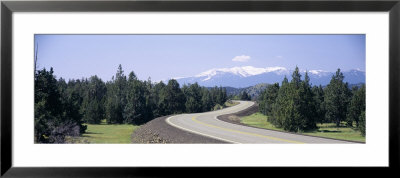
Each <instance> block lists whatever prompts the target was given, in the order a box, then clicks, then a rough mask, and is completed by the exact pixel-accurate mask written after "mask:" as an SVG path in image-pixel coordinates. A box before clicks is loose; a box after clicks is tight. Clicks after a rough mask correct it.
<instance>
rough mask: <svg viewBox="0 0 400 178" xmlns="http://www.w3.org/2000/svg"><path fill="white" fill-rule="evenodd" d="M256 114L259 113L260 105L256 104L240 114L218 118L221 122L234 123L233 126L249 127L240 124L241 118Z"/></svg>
mask: <svg viewBox="0 0 400 178" xmlns="http://www.w3.org/2000/svg"><path fill="white" fill-rule="evenodd" d="M256 112H258V104H257V103H254V104H253V105H252V106H250V107H248V108H247V109H245V110H241V111H239V112H236V113H232V114H225V115H220V116H218V117H217V119H219V120H221V121H225V122H229V123H232V124H239V125H244V126H248V125H246V124H243V123H241V122H240V117H244V116H248V115H252V114H254V113H256Z"/></svg>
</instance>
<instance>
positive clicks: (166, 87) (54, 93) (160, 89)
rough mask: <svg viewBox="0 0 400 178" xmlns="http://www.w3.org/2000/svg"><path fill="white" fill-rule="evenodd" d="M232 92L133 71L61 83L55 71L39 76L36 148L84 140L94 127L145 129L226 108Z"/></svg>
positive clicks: (40, 71) (36, 76) (36, 78)
mask: <svg viewBox="0 0 400 178" xmlns="http://www.w3.org/2000/svg"><path fill="white" fill-rule="evenodd" d="M226 100H227V95H226V89H225V88H222V87H216V86H215V87H213V88H205V87H201V86H199V85H198V84H197V83H194V84H189V85H186V84H185V85H183V86H182V87H180V85H179V83H178V82H177V81H176V80H174V79H171V80H169V81H168V83H167V84H165V83H163V82H162V81H161V82H158V83H153V82H151V79H150V78H149V79H148V80H144V81H142V80H139V79H138V78H137V76H136V75H135V73H134V72H133V71H132V72H130V73H129V74H128V76H125V74H124V71H123V69H122V66H121V65H119V67H118V69H117V72H116V74H115V76H113V77H112V79H111V80H110V81H107V82H104V81H103V80H102V79H100V78H99V77H98V76H96V75H95V76H91V77H90V78H83V79H72V80H69V81H68V82H67V81H65V79H63V78H60V79H58V80H57V79H56V76H55V75H54V71H53V68H50V70H46V69H45V68H43V69H41V70H37V71H36V70H35V142H39V143H62V142H64V141H65V138H66V136H79V135H80V134H82V133H84V132H85V130H86V129H87V126H86V125H85V124H84V123H88V124H99V123H101V122H102V120H104V119H105V121H106V122H107V123H108V124H135V125H139V124H143V123H146V122H148V121H150V120H152V119H154V118H157V117H160V116H166V115H171V114H180V113H195V112H205V111H210V110H213V109H214V107H215V106H216V105H217V106H223V105H224V103H225V102H226Z"/></svg>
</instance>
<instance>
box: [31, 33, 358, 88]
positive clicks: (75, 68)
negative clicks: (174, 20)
mask: <svg viewBox="0 0 400 178" xmlns="http://www.w3.org/2000/svg"><path fill="white" fill-rule="evenodd" d="M36 45H38V46H39V51H38V67H39V68H43V67H45V68H47V69H49V68H50V67H53V68H54V70H55V75H56V76H57V78H59V77H63V78H65V79H67V80H68V79H72V78H74V79H80V78H82V77H90V76H92V75H97V76H99V77H101V78H102V79H103V80H104V81H108V80H111V77H112V76H113V75H115V73H116V71H117V67H118V65H119V64H122V68H123V70H124V71H125V75H128V73H129V72H130V71H134V72H135V74H136V75H137V76H138V77H139V79H141V80H146V79H147V78H148V77H151V79H152V81H159V80H164V79H168V78H172V77H185V76H193V75H196V74H199V73H201V72H204V71H206V70H209V69H212V68H230V67H239V66H254V67H262V68H265V67H275V66H280V67H286V68H287V69H294V68H295V67H296V65H297V66H298V67H299V68H300V69H302V70H325V71H336V69H337V68H341V69H342V70H343V71H346V70H350V69H360V70H362V71H365V35H35V48H36Z"/></svg>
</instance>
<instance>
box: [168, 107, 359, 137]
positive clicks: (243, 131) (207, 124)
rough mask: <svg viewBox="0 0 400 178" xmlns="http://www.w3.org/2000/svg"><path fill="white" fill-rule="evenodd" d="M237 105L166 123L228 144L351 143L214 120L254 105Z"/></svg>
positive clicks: (170, 120) (189, 115) (171, 118)
mask: <svg viewBox="0 0 400 178" xmlns="http://www.w3.org/2000/svg"><path fill="white" fill-rule="evenodd" d="M239 102H240V104H238V105H236V106H232V107H228V108H225V109H222V110H218V111H211V112H205V113H195V114H181V115H176V116H171V117H169V118H167V119H166V122H167V123H168V124H170V125H172V126H174V127H177V128H179V129H182V130H186V131H189V132H192V133H195V134H199V135H203V136H206V137H211V138H214V139H218V140H222V141H226V142H230V143H292V144H301V143H338V144H344V143H353V142H345V141H340V140H333V139H325V138H318V137H311V136H304V135H298V134H290V133H284V132H278V131H272V130H266V129H259V128H254V127H247V126H243V125H237V124H232V123H228V122H224V121H221V120H218V119H217V116H219V115H224V114H231V113H235V112H238V111H241V110H244V109H246V108H248V107H250V106H252V105H253V104H254V102H251V101H239Z"/></svg>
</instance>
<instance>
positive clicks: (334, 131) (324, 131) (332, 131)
mask: <svg viewBox="0 0 400 178" xmlns="http://www.w3.org/2000/svg"><path fill="white" fill-rule="evenodd" d="M317 132H322V133H340V132H342V131H340V130H317Z"/></svg>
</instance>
